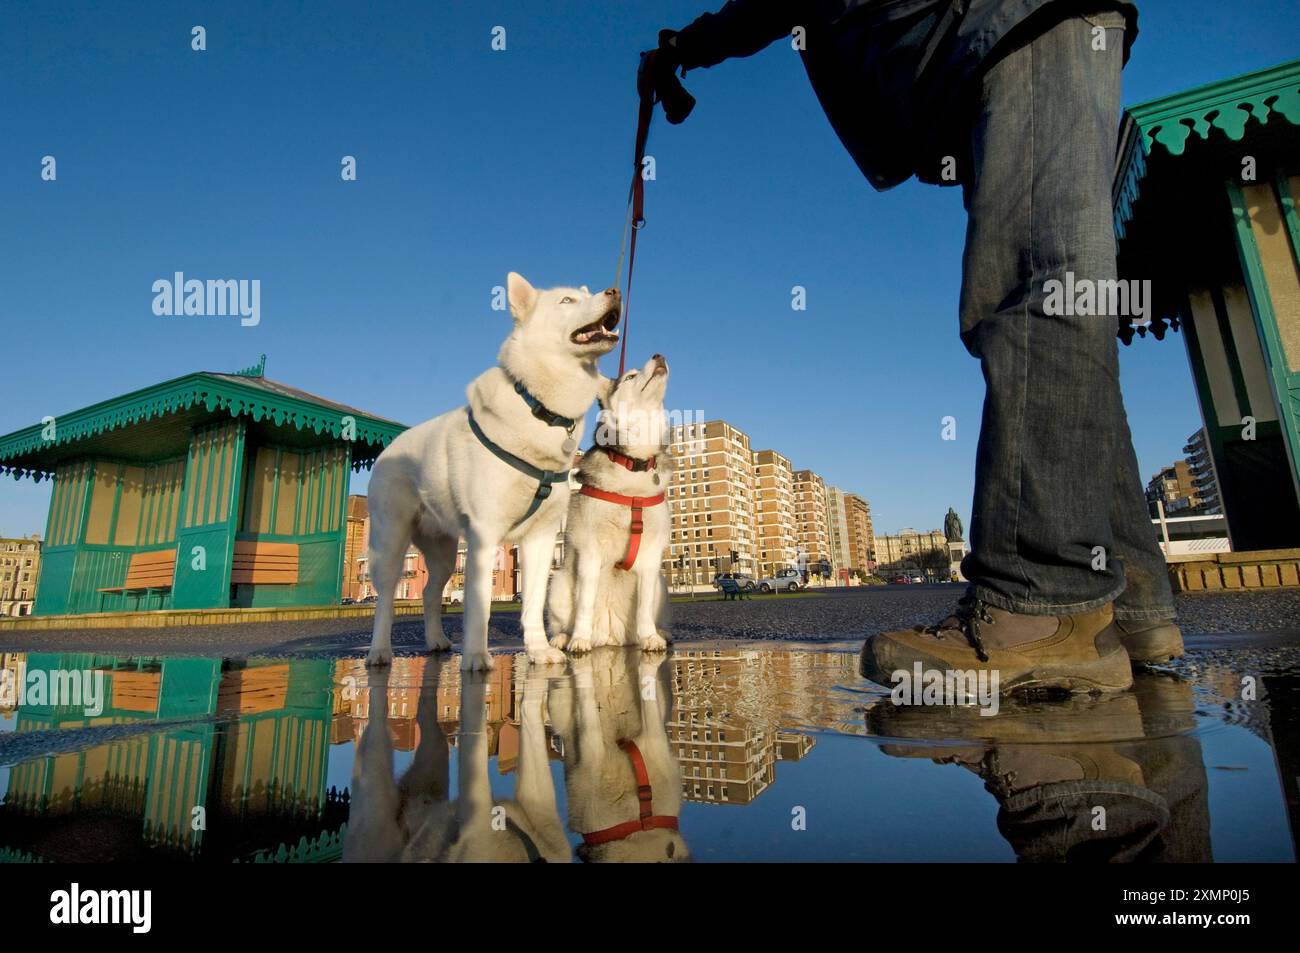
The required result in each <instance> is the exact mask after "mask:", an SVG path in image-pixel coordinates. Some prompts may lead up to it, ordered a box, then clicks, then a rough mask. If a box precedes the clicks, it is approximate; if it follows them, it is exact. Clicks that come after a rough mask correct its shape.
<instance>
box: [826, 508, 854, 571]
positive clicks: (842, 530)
mask: <svg viewBox="0 0 1300 953" xmlns="http://www.w3.org/2000/svg"><path fill="white" fill-rule="evenodd" d="M844 495H845V494H844V491H843V490H841V489H840V488H839V487H838V486H828V487H826V531H827V534H828V535H829V537H830V551H831V555H830V560H831V571H832V572H834V573H835V575H836V577H837V578H839V576H840V573H841V572H842V571H845V570H852V568H853V563H852V562H851V561H850V559H849V517H848V508H847V507H846V506H845V505H844Z"/></svg>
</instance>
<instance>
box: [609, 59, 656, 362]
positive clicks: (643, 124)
mask: <svg viewBox="0 0 1300 953" xmlns="http://www.w3.org/2000/svg"><path fill="white" fill-rule="evenodd" d="M637 91H638V92H639V93H640V98H641V104H640V108H639V109H638V111H637V120H636V150H635V154H634V156H633V159H632V186H631V188H630V189H629V190H628V202H627V204H628V215H627V221H626V222H625V223H624V225H623V239H624V242H628V238H627V234H628V230H629V228H630V229H631V232H632V238H631V240H630V243H629V245H628V253H627V285H626V290H625V291H624V292H623V342H622V344H621V345H620V347H619V351H618V376H619V377H622V376H623V369H624V367H626V366H627V335H628V328H629V326H630V322H631V318H632V268H633V266H634V265H635V264H636V235H637V232H639V231H640V230H641V228H642V227H643V226H644V225H645V178H644V176H643V173H642V169H641V166H642V163H643V162H644V161H645V147H646V141H647V140H648V139H649V138H650V120H651V119H653V118H654V108H655V96H654V89H653V88H652V87H651V86H650V84H649V83H648V82H645V81H644V80H642V81H640V82H638V83H637ZM622 271H623V253H622V249H621V248H620V249H619V261H618V272H619V277H620V278H621V277H622ZM616 283H617V282H616Z"/></svg>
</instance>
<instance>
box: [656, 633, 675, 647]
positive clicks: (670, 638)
mask: <svg viewBox="0 0 1300 953" xmlns="http://www.w3.org/2000/svg"><path fill="white" fill-rule="evenodd" d="M655 631H656V632H658V633H659V638H661V639H663V640H664V642H665V643H667V644H668V645H672V644H673V634H672V633H671V632H669V631H668V630H667V629H656V630H655Z"/></svg>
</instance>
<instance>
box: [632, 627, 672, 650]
mask: <svg viewBox="0 0 1300 953" xmlns="http://www.w3.org/2000/svg"><path fill="white" fill-rule="evenodd" d="M637 641H638V642H640V644H641V651H642V652H662V651H664V650H665V649H667V648H668V643H667V642H665V641H664V639H663V637H662V636H661V635H659V634H658V633H657V632H656V633H655V634H653V635H643V636H641V638H640V639H638V640H637Z"/></svg>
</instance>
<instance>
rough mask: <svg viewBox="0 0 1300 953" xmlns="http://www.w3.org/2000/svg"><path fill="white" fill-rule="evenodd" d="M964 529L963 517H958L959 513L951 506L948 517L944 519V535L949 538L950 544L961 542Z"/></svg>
mask: <svg viewBox="0 0 1300 953" xmlns="http://www.w3.org/2000/svg"><path fill="white" fill-rule="evenodd" d="M964 528H965V527H963V526H962V525H961V517H960V516H958V515H957V511H956V510H954V509H953V508H952V507H951V506H950V507H948V515H947V516H945V517H944V518H943V535H944V536H946V537H948V542H950V543H959V542H961V541H962V535H961V534H962V530H963V529H964Z"/></svg>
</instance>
